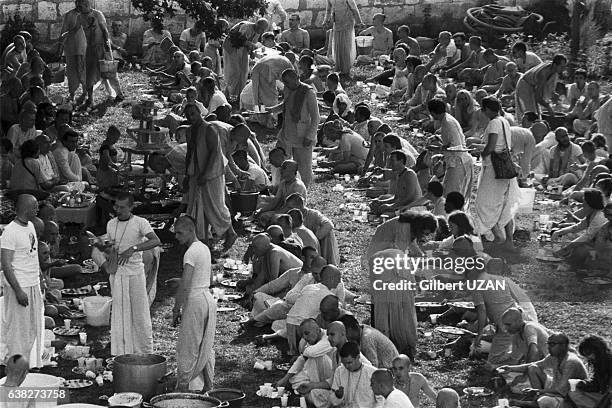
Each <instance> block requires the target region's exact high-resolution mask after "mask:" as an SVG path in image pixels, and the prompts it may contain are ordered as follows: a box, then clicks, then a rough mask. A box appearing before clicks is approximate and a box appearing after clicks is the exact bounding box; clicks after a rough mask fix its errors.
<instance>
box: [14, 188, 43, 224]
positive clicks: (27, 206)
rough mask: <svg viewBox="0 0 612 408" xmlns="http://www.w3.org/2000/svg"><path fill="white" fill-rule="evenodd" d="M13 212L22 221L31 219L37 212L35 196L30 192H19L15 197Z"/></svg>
mask: <svg viewBox="0 0 612 408" xmlns="http://www.w3.org/2000/svg"><path fill="white" fill-rule="evenodd" d="M15 212H16V213H17V216H18V217H21V218H22V220H23V221H31V220H32V219H33V218H34V217H36V214H38V201H36V197H34V196H33V195H31V194H21V195H20V196H19V197H18V198H17V205H16V211H15Z"/></svg>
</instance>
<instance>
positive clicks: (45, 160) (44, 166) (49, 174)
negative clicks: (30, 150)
mask: <svg viewBox="0 0 612 408" xmlns="http://www.w3.org/2000/svg"><path fill="white" fill-rule="evenodd" d="M37 160H38V163H39V164H40V173H41V174H42V175H43V178H44V179H45V181H49V180H51V179H52V178H53V176H54V175H55V172H54V171H53V165H51V160H49V156H47V155H46V154H41V155H39V156H38V159H37Z"/></svg>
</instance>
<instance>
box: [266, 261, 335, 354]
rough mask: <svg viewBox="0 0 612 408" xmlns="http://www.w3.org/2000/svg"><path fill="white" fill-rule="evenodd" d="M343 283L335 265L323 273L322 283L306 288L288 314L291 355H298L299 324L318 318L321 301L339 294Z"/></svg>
mask: <svg viewBox="0 0 612 408" xmlns="http://www.w3.org/2000/svg"><path fill="white" fill-rule="evenodd" d="M341 282H342V274H341V273H340V270H339V269H338V268H337V267H335V266H334V265H326V266H325V267H323V269H322V271H321V282H319V283H315V284H311V285H307V286H305V287H304V289H303V290H302V292H301V294H300V296H299V297H298V298H297V299H296V301H295V303H294V304H293V306H292V307H291V310H289V312H288V313H287V320H286V330H287V341H288V342H289V352H288V353H289V354H290V355H297V337H296V333H297V327H298V326H299V324H300V323H301V322H302V321H304V320H305V319H314V318H316V317H317V315H318V314H319V305H320V304H321V300H322V299H323V298H324V297H325V296H327V295H333V294H336V293H338V290H339V286H340V284H341ZM275 324H276V322H275ZM275 324H273V325H272V329H274V330H275V331H277V328H278V326H277V327H276V328H275Z"/></svg>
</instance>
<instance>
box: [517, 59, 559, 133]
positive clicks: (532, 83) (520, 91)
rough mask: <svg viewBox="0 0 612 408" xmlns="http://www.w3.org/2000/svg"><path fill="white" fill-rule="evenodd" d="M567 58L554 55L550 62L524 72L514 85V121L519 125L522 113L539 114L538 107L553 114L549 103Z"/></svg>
mask: <svg viewBox="0 0 612 408" xmlns="http://www.w3.org/2000/svg"><path fill="white" fill-rule="evenodd" d="M566 65H567V58H565V56H563V55H555V56H554V58H553V60H552V61H551V62H547V63H542V64H540V65H538V66H535V67H533V68H531V69H530V70H528V71H527V72H525V74H524V75H523V76H522V77H521V79H519V80H518V82H517V83H516V92H515V103H514V106H515V108H516V120H517V121H518V122H519V123H520V121H521V120H522V119H523V113H525V112H535V113H538V114H539V113H540V105H542V106H544V107H546V110H547V111H548V112H554V110H553V107H552V105H551V103H550V98H551V97H552V94H553V92H554V91H555V87H556V85H557V81H558V79H559V74H560V73H561V72H562V71H563V70H564V69H565V66H566Z"/></svg>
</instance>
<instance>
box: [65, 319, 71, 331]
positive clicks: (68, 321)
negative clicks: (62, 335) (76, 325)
mask: <svg viewBox="0 0 612 408" xmlns="http://www.w3.org/2000/svg"><path fill="white" fill-rule="evenodd" d="M64 328H65V329H66V330H68V329H70V319H64Z"/></svg>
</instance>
